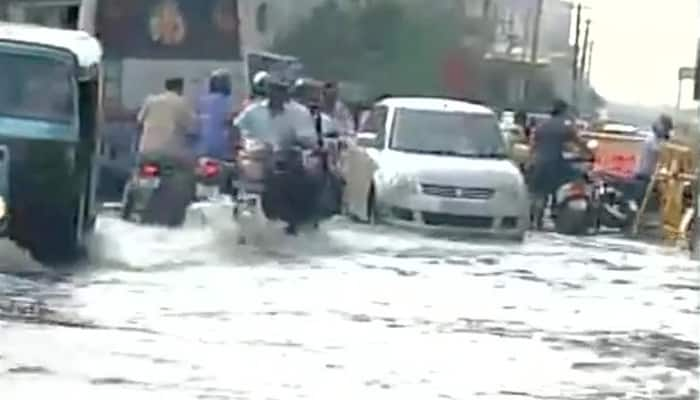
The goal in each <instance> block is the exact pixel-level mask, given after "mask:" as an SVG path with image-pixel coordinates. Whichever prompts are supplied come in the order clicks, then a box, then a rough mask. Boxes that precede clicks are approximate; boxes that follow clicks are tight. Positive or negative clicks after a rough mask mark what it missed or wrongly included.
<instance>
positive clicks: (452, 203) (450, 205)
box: [440, 200, 465, 214]
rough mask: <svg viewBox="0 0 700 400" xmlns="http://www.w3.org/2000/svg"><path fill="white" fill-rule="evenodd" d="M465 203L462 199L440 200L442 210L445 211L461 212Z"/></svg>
mask: <svg viewBox="0 0 700 400" xmlns="http://www.w3.org/2000/svg"><path fill="white" fill-rule="evenodd" d="M464 208H465V204H464V202H462V201H456V200H443V201H441V202H440V211H442V212H445V213H453V214H454V213H460V212H463V211H464Z"/></svg>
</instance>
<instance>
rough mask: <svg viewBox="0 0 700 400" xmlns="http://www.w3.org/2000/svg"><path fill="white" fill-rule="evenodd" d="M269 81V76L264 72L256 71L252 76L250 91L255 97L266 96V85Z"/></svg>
mask: <svg viewBox="0 0 700 400" xmlns="http://www.w3.org/2000/svg"><path fill="white" fill-rule="evenodd" d="M269 79H270V74H269V73H267V72H266V71H258V72H256V73H255V75H254V76H253V84H252V87H251V91H252V92H253V94H254V95H256V96H266V95H267V85H268V81H269Z"/></svg>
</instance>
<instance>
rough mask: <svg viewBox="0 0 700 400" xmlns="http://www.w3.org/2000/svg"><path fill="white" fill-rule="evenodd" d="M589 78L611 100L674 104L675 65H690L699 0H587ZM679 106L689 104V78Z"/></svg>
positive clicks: (698, 27) (698, 22) (697, 28)
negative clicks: (590, 53)
mask: <svg viewBox="0 0 700 400" xmlns="http://www.w3.org/2000/svg"><path fill="white" fill-rule="evenodd" d="M582 3H583V4H584V5H585V6H586V10H584V19H585V16H589V17H590V19H591V20H592V23H591V37H592V39H593V40H594V41H595V44H594V50H593V60H592V70H591V80H592V81H593V85H594V86H595V87H596V89H598V90H599V91H600V93H601V94H602V95H603V96H604V97H606V98H607V99H609V100H611V101H617V102H624V103H629V104H643V105H661V104H663V105H671V106H675V104H676V97H677V93H678V81H677V75H678V68H679V67H681V66H691V67H692V66H694V65H695V54H696V46H697V38H698V34H699V31H700V5H699V3H700V0H586V1H582ZM683 91H684V92H685V95H684V96H683V101H682V103H683V106H684V107H687V106H693V105H694V104H695V103H694V102H693V101H692V82H687V83H686V85H685V86H684V88H683Z"/></svg>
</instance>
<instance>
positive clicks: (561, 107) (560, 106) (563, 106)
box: [552, 99, 569, 115]
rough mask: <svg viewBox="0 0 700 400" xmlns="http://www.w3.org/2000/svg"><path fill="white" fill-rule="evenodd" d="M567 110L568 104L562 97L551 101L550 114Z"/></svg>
mask: <svg viewBox="0 0 700 400" xmlns="http://www.w3.org/2000/svg"><path fill="white" fill-rule="evenodd" d="M568 110H569V104H567V102H566V101H564V100H562V99H556V100H554V102H553V103H552V115H562V114H565V113H566V112H567V111H568Z"/></svg>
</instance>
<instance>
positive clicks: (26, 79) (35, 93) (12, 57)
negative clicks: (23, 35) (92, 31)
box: [0, 50, 76, 125]
mask: <svg viewBox="0 0 700 400" xmlns="http://www.w3.org/2000/svg"><path fill="white" fill-rule="evenodd" d="M0 65H2V74H0V117H12V118H22V119H34V120H41V121H46V122H54V123H61V124H69V125H70V124H73V123H74V121H76V107H75V91H76V85H75V80H74V76H75V75H74V72H73V69H72V68H71V65H70V64H67V63H65V62H61V61H58V60H56V59H53V58H50V57H41V56H34V55H27V54H17V53H3V52H2V51H1V50H0Z"/></svg>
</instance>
